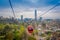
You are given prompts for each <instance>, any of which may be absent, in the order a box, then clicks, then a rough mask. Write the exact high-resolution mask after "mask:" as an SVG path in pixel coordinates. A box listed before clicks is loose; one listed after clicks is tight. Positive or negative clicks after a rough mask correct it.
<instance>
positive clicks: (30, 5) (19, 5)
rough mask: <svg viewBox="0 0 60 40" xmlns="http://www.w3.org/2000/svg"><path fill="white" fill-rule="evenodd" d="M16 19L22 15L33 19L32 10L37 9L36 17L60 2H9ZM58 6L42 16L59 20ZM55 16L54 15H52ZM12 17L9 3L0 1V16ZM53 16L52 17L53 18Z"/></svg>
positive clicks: (23, 0) (53, 0) (28, 0)
mask: <svg viewBox="0 0 60 40" xmlns="http://www.w3.org/2000/svg"><path fill="white" fill-rule="evenodd" d="M11 2H12V5H13V8H14V11H15V14H16V17H18V18H19V17H20V15H24V17H31V18H34V10H35V9H37V11H38V13H37V14H38V17H39V16H40V15H41V14H42V13H43V12H45V11H47V10H49V9H50V8H51V7H53V6H54V5H56V4H57V3H60V0H11ZM59 5H60V4H59ZM59 10H60V6H57V7H56V8H54V9H53V10H52V11H51V12H48V14H46V15H44V16H43V17H44V18H59V15H60V11H59ZM40 13H41V14H40ZM54 14H55V15H54ZM2 15H3V16H13V14H12V11H11V8H10V5H9V1H8V0H0V16H2ZM53 15H54V17H53Z"/></svg>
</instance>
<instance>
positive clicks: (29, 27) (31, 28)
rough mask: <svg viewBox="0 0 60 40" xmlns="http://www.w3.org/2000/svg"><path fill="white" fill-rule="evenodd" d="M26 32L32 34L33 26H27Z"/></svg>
mask: <svg viewBox="0 0 60 40" xmlns="http://www.w3.org/2000/svg"><path fill="white" fill-rule="evenodd" d="M28 32H29V33H32V32H33V26H31V25H29V26H28Z"/></svg>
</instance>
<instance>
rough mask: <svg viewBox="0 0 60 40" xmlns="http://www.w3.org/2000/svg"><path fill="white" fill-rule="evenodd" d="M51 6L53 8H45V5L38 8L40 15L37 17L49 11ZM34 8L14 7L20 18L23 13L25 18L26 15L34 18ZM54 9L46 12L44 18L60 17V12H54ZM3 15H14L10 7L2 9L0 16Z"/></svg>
mask: <svg viewBox="0 0 60 40" xmlns="http://www.w3.org/2000/svg"><path fill="white" fill-rule="evenodd" d="M50 8H51V7H50V6H49V7H44V8H43V7H41V8H37V15H38V16H37V17H38V18H39V17H40V15H41V14H43V13H44V12H45V11H47V10H48V9H50ZM34 10H35V8H27V7H14V11H15V15H16V17H17V18H20V16H21V15H23V16H24V18H26V17H28V18H34ZM54 10H55V9H54ZM56 10H57V9H56ZM52 11H53V10H52ZM52 11H50V12H48V14H45V15H44V16H42V17H43V18H59V17H60V13H57V12H56V13H54V12H52ZM2 15H3V16H7V17H9V16H13V14H12V11H11V9H10V8H6V9H2V10H1V11H0V16H2Z"/></svg>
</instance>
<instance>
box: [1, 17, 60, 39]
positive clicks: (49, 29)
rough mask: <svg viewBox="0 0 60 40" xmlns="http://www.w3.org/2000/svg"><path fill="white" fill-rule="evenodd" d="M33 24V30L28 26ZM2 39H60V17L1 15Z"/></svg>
mask: <svg viewBox="0 0 60 40" xmlns="http://www.w3.org/2000/svg"><path fill="white" fill-rule="evenodd" d="M29 25H31V26H32V27H33V32H32V33H29V32H28V29H27V27H28V26H29ZM0 40H60V19H42V17H40V19H38V20H35V19H32V18H25V19H23V16H21V19H14V18H13V17H12V18H4V17H3V16H1V17H0Z"/></svg>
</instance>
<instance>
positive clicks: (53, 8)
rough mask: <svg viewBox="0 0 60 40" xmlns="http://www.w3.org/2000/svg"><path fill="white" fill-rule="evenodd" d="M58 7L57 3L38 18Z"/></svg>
mask: <svg viewBox="0 0 60 40" xmlns="http://www.w3.org/2000/svg"><path fill="white" fill-rule="evenodd" d="M58 5H60V3H57V4H56V5H55V6H53V7H52V8H50V9H49V10H47V11H46V12H45V13H44V14H42V15H40V17H41V16H43V15H45V14H47V13H48V12H49V11H50V10H52V9H54V8H55V7H57V6H58Z"/></svg>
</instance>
